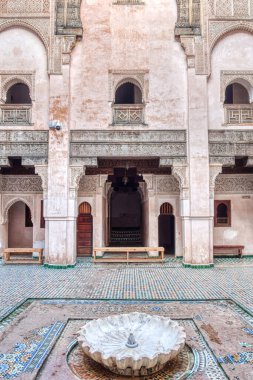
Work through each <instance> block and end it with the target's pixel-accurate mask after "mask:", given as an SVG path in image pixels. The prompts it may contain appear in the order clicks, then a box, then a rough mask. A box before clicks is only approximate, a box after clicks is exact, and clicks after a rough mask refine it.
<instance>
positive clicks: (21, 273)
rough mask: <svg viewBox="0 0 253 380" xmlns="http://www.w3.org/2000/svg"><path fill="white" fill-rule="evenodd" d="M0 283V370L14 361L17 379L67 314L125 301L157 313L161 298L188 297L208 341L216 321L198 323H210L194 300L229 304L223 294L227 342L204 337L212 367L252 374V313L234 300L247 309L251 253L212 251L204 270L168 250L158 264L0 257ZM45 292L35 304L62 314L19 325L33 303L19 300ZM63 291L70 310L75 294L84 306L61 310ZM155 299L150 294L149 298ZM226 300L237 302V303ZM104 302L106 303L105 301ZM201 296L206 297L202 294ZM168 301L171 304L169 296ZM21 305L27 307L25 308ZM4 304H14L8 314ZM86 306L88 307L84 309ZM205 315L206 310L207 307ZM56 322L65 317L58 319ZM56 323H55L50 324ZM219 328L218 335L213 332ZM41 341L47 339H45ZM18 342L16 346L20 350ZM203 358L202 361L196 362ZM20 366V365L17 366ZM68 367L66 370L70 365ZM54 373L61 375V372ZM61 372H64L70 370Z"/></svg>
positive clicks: (251, 292)
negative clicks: (43, 263) (62, 263)
mask: <svg viewBox="0 0 253 380" xmlns="http://www.w3.org/2000/svg"><path fill="white" fill-rule="evenodd" d="M0 289H1V291H0V317H1V316H2V317H3V316H7V317H6V318H4V320H3V321H2V323H0V378H6V379H7V378H12V377H8V376H10V373H11V371H12V369H15V371H16V372H15V371H14V373H15V376H16V375H17V374H18V378H20V379H22V380H30V379H33V378H34V374H35V373H36V371H38V369H39V368H40V365H41V363H42V362H43V361H44V358H45V357H47V355H48V352H49V351H50V350H51V348H52V347H53V346H54V349H53V351H54V350H55V348H56V347H57V345H55V343H56V341H57V339H58V338H59V336H60V339H59V340H58V341H57V342H60V341H61V339H62V336H63V334H64V332H65V331H67V330H66V329H67V328H68V325H69V324H70V325H71V323H70V322H71V318H74V319H75V318H77V319H78V320H80V319H81V321H82V322H84V321H85V319H86V318H88V317H89V318H94V317H96V316H99V315H105V314H106V313H107V314H110V313H116V312H123V311H124V310H127V311H128V310H130V309H131V308H136V309H137V310H144V309H146V311H147V312H154V313H162V314H163V313H165V312H167V311H166V308H165V309H164V305H166V304H168V305H169V303H168V302H167V301H169V300H170V301H173V300H181V303H177V305H183V306H184V307H185V305H188V306H187V309H188V307H189V308H190V309H191V308H192V306H191V305H195V306H196V308H195V311H194V313H193V312H191V313H190V312H189V313H188V310H187V313H188V314H189V318H190V320H191V321H193V323H194V324H196V326H197V327H196V328H197V329H199V331H200V334H201V336H202V337H203V339H204V340H206V341H207V342H208V336H213V339H214V341H215V339H216V335H215V332H217V329H216V327H215V326H216V325H215V326H213V325H212V323H213V322H212V321H211V322H210V323H207V322H205V324H206V325H208V324H210V326H213V329H214V330H212V329H211V330H210V329H209V327H207V328H201V325H200V324H201V323H202V318H203V315H202V314H203V311H201V310H200V311H198V307H199V306H198V305H202V303H201V302H200V301H199V300H213V301H212V305H216V304H215V302H218V301H215V300H219V299H224V300H225V299H231V300H232V301H231V302H232V304H230V302H228V301H224V302H225V306H223V310H224V313H223V314H221V315H222V318H223V319H224V318H225V319H226V323H225V325H226V326H225V327H229V330H224V331H226V334H227V336H226V342H225V343H224V342H223V341H222V345H221V347H219V345H218V351H217V352H216V351H215V350H214V348H213V345H214V344H215V342H212V341H211V343H210V342H208V345H209V344H210V347H211V349H212V350H213V351H214V352H215V357H216V359H215V363H216V365H217V368H219V365H220V366H222V368H224V369H225V368H230V373H229V376H228V375H227V376H228V378H231V379H233V380H238V379H239V380H244V379H246V380H253V374H252V367H253V365H252V360H253V358H252V355H253V354H252V352H253V327H252V326H250V325H249V324H250V323H252V319H251V316H250V314H247V313H246V312H245V311H243V309H242V308H241V307H240V306H242V307H243V308H244V309H245V310H246V311H248V312H249V313H250V312H251V313H253V259H250V258H247V259H237V258H228V259H216V260H215V267H214V268H211V269H203V270H196V269H188V268H183V267H182V263H181V261H180V260H178V259H175V258H168V259H167V260H166V263H165V264H152V265H150V264H141V265H138V264H130V265H124V264H123V265H122V264H116V265H115V264H97V265H94V264H92V263H91V260H90V259H85V260H79V261H78V264H77V265H76V267H75V268H73V269H67V270H52V269H47V268H44V267H39V266H32V267H31V266H28V265H23V266H4V265H2V263H1V260H0ZM45 297H49V298H51V299H52V301H46V300H45V301H43V302H42V301H41V302H39V301H38V302H39V304H36V305H37V306H38V307H39V308H40V307H43V310H44V311H45V310H47V308H48V310H49V311H50V310H52V307H54V308H56V310H59V311H61V313H63V314H64V313H65V315H64V318H63V314H61V316H60V317H58V314H57V313H56V315H51V317H50V318H49V319H46V320H45V321H43V319H41V320H40V319H39V320H38V317H37V313H35V315H34V321H32V320H27V325H26V326H24V329H21V330H19V329H20V326H22V324H21V325H20V323H18V321H21V320H22V319H23V317H24V315H26V313H27V312H28V311H29V310H30V309H31V310H34V303H33V302H32V301H31V302H30V305H29V302H28V303H25V304H23V302H24V300H26V299H28V298H33V299H37V298H39V299H41V298H45ZM55 299H58V300H57V305H53V304H52V303H55ZM61 299H64V300H61ZM66 299H70V300H69V302H70V304H71V305H72V306H71V307H75V308H76V310H78V308H80V307H84V306H83V302H84V301H80V299H86V300H87V301H85V302H86V303H85V305H86V306H85V312H83V313H80V312H78V313H77V314H75V313H73V314H71V315H69V313H68V312H64V310H66V307H70V305H67V306H66ZM99 300H108V302H107V303H103V302H102V301H99ZM109 300H110V301H109ZM145 300H146V301H145ZM125 301H126V302H125ZM154 301H157V302H156V303H155V302H154ZM186 301H187V302H188V303H186ZM233 301H235V302H236V303H237V304H238V305H239V306H236V303H233ZM136 302H137V303H136ZM219 302H220V301H219ZM151 303H152V305H153V306H152V307H153V310H151V309H150V308H151V306H147V305H150V304H151ZM105 304H106V305H107V306H106V308H105V306H104V305H105ZM206 304H209V303H208V302H207V303H206ZM17 305H20V307H18V308H17ZM170 305H172V304H171V303H170ZM231 305H233V307H232V306H231ZM27 306H29V307H28V308H27ZM216 306H217V305H216ZM216 306H214V309H212V310H211V311H210V310H209V313H210V316H213V317H214V318H216V319H217V317H216V314H217V313H216V312H217V310H216ZM103 308H105V309H106V312H104V311H103V310H104V309H103ZM220 308H221V305H219V308H218V309H219V310H221V309H220ZM228 309H229V310H232V311H233V315H236V316H237V318H240V320H241V321H243V326H242V325H239V327H238V324H237V322H236V323H235V324H231V325H229V323H230V322H231V321H230V319H229V318H227V317H226V312H227V310H228ZM11 310H13V312H12V313H11V315H9V313H10V311H11ZM87 310H88V311H89V313H91V314H87ZM176 310H178V313H176ZM207 310H208V309H207ZM85 313H86V314H85ZM188 314H186V313H182V312H181V311H180V310H179V309H178V308H176V309H175V310H172V311H171V309H170V311H169V315H171V316H172V317H173V318H176V319H181V320H182V321H183V320H185V318H186V316H187V315H188ZM204 314H205V313H204ZM49 315H50V313H49ZM210 316H209V317H210ZM209 317H208V318H209ZM68 318H70V320H69V322H67V320H68ZM187 318H188V317H187ZM205 318H207V316H206V314H205ZM241 318H242V319H241ZM13 319H15V321H16V322H15V326H16V328H17V329H16V331H14V329H13V335H11V334H8V335H6V334H7V331H9V330H8V329H10V323H11V324H13ZM238 320H239V319H238ZM232 322H233V321H232ZM62 323H63V324H64V325H61V324H62ZM233 323H234V322H233ZM58 324H59V325H58ZM57 326H58V327H59V330H57ZM63 327H64V330H63V333H62V328H63ZM48 331H52V333H51V332H50V334H49V336H47V332H48ZM57 331H58V332H57ZM43 334H44V335H43ZM212 334H214V335H212ZM233 334H234V335H235V336H237V338H236V340H235V341H234V343H233V344H232V343H231V342H232V340H231V336H233ZM218 335H219V336H220V334H219V333H218ZM6 336H8V339H9V343H8V345H6V340H5V339H6ZM46 336H47V337H46ZM11 337H12V338H11ZM31 337H32V342H37V343H38V344H40V343H41V350H42V352H44V357H41V356H38V355H37V352H39V350H37V348H36V347H37V346H36V347H34V346H33V345H31V346H29V342H30V340H31V339H30V338H31ZM43 342H46V343H45V344H44V343H43ZM71 342H73V340H71ZM71 342H69V343H68V344H70V343H71ZM37 343H36V344H37ZM190 343H192V341H191V342H190ZM57 344H58V343H57ZM47 345H48V346H47ZM46 346H47V350H45V351H43V350H44V348H43V347H46ZM22 347H23V351H22V350H21V349H22ZM189 347H191V348H192V347H193V346H192V345H191V344H189ZM225 347H227V348H226V349H225ZM19 350H20V351H19ZM35 352H36V355H35V356H34V354H35ZM6 355H7V356H6ZM33 356H34V358H33ZM6 358H8V360H9V359H10V360H12V364H11V363H10V362H8V361H7V362H6V360H5V359H6ZM202 359H203V357H202ZM202 359H201V362H203V360H202ZM50 360H52V357H49V358H48V360H47V361H46V363H49V361H50ZM28 363H29V364H28ZM57 363H58V362H57V361H56V362H55V368H57V365H58V364H57ZM218 363H219V364H218ZM7 366H8V367H7ZM25 367H26V369H27V372H25V373H23V370H24V368H25ZM43 368H44V367H43ZM28 369H30V370H31V369H32V372H29V371H28ZM242 369H243V371H244V372H240V374H238V370H240V371H241V370H242ZM93 370H94V369H93ZM93 370H92V371H93ZM68 371H70V370H69V367H68ZM247 371H248V372H247ZM250 371H251V372H250ZM22 373H23V374H22ZM44 373H45V372H44ZM69 373H71V376H72V375H73V374H72V372H69ZM214 373H215V371H214ZM170 375H171V374H168V373H167V374H166V377H164V378H165V379H171V378H173V377H171V376H170ZM3 376H5V377H3ZM38 376H39V377H38V378H41V379H43V380H45V379H46V380H48V379H51V377H48V378H47V377H43V376H44V375H43V371H42V372H41V370H40V372H39V373H38ZM85 376H86V375H85ZM89 376H90V377H89ZM89 376H88V375H87V377H86V378H87V380H88V379H91V380H95V379H96V380H100V379H107V380H109V379H108V375H104V377H103V376H102V374H101V376H100V377H96V376H97V375H94V373H93V374H92V375H89ZM94 376H95V377H94ZM106 376H107V377H106ZM164 376H165V375H164ZM194 376H195V377H194V379H197V378H198V379H199V378H201V379H222V378H221V377H219V376H218V377H217V376H216V375H215V374H214V377H211V376H212V375H211V374H209V375H208V376H209V377H208V376H207V375H206V374H204V373H203V371H202V372H201V373H198V374H196V373H195V374H194ZM196 376H201V377H196ZM204 376H206V377H204ZM215 376H216V377H215ZM54 378H56V377H54V375H52V379H54ZM225 378H226V377H225ZM61 379H64V378H63V377H61ZM66 379H68V380H69V379H71V377H67V378H66Z"/></svg>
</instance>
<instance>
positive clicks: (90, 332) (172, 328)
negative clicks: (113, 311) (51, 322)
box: [78, 312, 186, 377]
mask: <svg viewBox="0 0 253 380" xmlns="http://www.w3.org/2000/svg"><path fill="white" fill-rule="evenodd" d="M185 340H186V333H185V330H184V328H183V327H181V326H179V324H178V323H177V322H176V321H173V320H171V319H170V318H167V317H162V316H157V315H155V316H151V315H148V314H145V313H138V312H133V313H130V314H122V315H114V316H109V317H106V318H101V319H96V320H93V321H91V322H88V323H87V324H86V325H85V326H83V327H82V328H81V329H80V331H79V333H78V343H79V346H80V347H81V349H82V350H83V352H84V354H85V355H87V356H88V357H90V358H91V359H93V360H94V361H95V362H97V363H99V364H101V365H103V366H104V367H105V368H107V369H109V370H110V371H111V372H113V373H116V374H119V375H121V376H129V377H140V376H146V375H151V374H153V373H156V372H158V371H160V370H162V369H163V368H164V366H165V365H166V364H167V363H168V362H169V361H170V360H172V359H174V358H175V357H176V356H177V355H179V353H180V352H181V351H182V350H183V348H184V345H185Z"/></svg>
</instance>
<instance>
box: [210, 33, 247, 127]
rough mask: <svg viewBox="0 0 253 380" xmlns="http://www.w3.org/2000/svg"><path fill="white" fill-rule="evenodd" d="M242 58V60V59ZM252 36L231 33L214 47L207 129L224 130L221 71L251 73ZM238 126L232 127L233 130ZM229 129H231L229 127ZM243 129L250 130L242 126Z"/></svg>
mask: <svg viewBox="0 0 253 380" xmlns="http://www.w3.org/2000/svg"><path fill="white" fill-rule="evenodd" d="M242 57H243V59H242ZM252 67H253V35H251V34H250V33H246V32H237V33H231V34H229V35H227V36H226V37H224V38H223V39H222V40H221V41H219V42H218V44H217V45H216V46H215V47H214V49H213V52H212V57H211V76H210V78H209V80H208V120H209V129H218V128H221V127H222V128H224V127H226V126H224V125H223V124H224V108H223V102H222V101H221V96H222V98H223V94H221V71H222V70H228V71H250V70H251V71H252ZM236 127H238V128H239V129H240V128H241V127H240V126H236V125H235V126H233V129H235V128H236ZM229 128H231V127H229ZM243 128H251V127H247V126H243Z"/></svg>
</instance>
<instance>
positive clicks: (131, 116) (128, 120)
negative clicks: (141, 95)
mask: <svg viewBox="0 0 253 380" xmlns="http://www.w3.org/2000/svg"><path fill="white" fill-rule="evenodd" d="M113 123H114V124H143V123H144V105H143V104H131V105H129V104H115V105H114V106H113Z"/></svg>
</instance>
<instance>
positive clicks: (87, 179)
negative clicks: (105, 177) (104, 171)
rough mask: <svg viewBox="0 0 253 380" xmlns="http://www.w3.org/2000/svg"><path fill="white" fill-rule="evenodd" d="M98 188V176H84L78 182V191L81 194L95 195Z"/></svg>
mask: <svg viewBox="0 0 253 380" xmlns="http://www.w3.org/2000/svg"><path fill="white" fill-rule="evenodd" d="M97 187H99V176H96V175H86V176H82V177H81V179H80V182H79V188H78V191H79V192H82V193H94V194H95V193H96V191H97Z"/></svg>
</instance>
